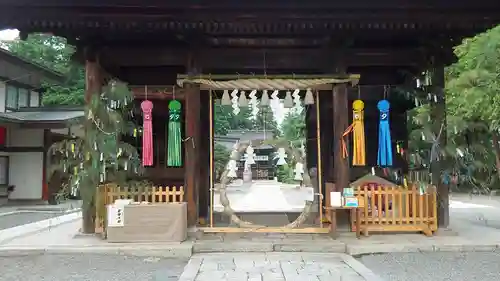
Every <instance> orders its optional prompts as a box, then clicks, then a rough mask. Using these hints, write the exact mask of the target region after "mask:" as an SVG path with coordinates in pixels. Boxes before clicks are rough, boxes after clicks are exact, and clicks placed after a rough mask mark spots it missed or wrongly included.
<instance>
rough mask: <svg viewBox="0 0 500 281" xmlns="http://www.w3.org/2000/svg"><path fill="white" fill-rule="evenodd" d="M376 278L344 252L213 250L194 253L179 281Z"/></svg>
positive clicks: (353, 280) (346, 280)
mask: <svg viewBox="0 0 500 281" xmlns="http://www.w3.org/2000/svg"><path fill="white" fill-rule="evenodd" d="M215 280H217V281H219V280H220V281H231V280H234V281H379V280H381V279H379V278H378V277H377V276H376V275H374V274H373V273H372V272H371V270H369V269H368V268H366V267H365V266H364V265H363V264H361V263H359V262H358V261H356V260H355V259H353V258H352V257H350V256H348V255H345V254H318V253H300V254H294V255H291V254H289V253H214V254H198V255H194V256H193V257H192V258H191V260H190V261H189V263H188V264H187V266H186V267H185V268H184V272H183V273H182V275H181V276H180V278H179V281H215Z"/></svg>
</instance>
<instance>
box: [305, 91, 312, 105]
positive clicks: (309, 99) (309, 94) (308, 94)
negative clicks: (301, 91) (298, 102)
mask: <svg viewBox="0 0 500 281" xmlns="http://www.w3.org/2000/svg"><path fill="white" fill-rule="evenodd" d="M304 104H307V105H310V104H314V97H313V93H312V91H311V89H307V91H306V96H305V97H304Z"/></svg>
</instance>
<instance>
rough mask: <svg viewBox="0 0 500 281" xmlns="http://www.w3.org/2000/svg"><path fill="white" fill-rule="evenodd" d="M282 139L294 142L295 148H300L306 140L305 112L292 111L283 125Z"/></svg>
mask: <svg viewBox="0 0 500 281" xmlns="http://www.w3.org/2000/svg"><path fill="white" fill-rule="evenodd" d="M281 133H282V136H281V137H282V138H283V139H286V140H288V141H290V142H292V144H293V146H295V147H300V146H301V145H302V143H303V142H305V140H306V118H305V110H302V111H297V110H295V109H292V110H290V111H289V112H288V113H287V114H286V116H285V118H284V119H283V123H281Z"/></svg>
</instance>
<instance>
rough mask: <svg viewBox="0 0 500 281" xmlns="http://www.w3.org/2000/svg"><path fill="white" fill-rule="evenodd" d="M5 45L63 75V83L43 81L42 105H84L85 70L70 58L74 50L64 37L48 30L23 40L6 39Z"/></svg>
mask: <svg viewBox="0 0 500 281" xmlns="http://www.w3.org/2000/svg"><path fill="white" fill-rule="evenodd" d="M4 46H5V47H6V48H7V49H8V50H9V51H10V52H12V53H14V54H15V55H17V56H19V57H22V58H25V59H27V60H29V61H32V62H34V63H37V64H39V65H42V66H44V67H46V68H49V69H51V70H55V71H57V72H60V73H61V74H63V75H65V77H66V81H65V82H64V83H63V84H62V85H54V84H48V83H45V82H44V83H43V87H44V89H45V93H44V95H43V100H42V102H43V105H83V103H84V92H85V71H84V68H83V66H81V65H79V64H78V63H75V62H73V61H72V60H71V56H72V55H73V53H74V52H75V49H74V48H73V46H71V45H69V44H67V42H66V39H64V38H61V37H57V36H52V35H49V34H37V33H35V34H30V36H28V38H27V39H26V40H25V41H22V40H14V41H10V42H5V43H4Z"/></svg>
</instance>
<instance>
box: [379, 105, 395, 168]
mask: <svg viewBox="0 0 500 281" xmlns="http://www.w3.org/2000/svg"><path fill="white" fill-rule="evenodd" d="M390 107H391V106H390V104H389V102H388V101H387V100H381V101H379V102H378V104H377V108H378V110H379V111H380V121H379V131H378V156H377V164H378V165H379V166H382V167H384V166H385V167H386V166H392V142H391V130H390V128H389V108H390Z"/></svg>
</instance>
